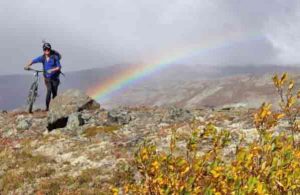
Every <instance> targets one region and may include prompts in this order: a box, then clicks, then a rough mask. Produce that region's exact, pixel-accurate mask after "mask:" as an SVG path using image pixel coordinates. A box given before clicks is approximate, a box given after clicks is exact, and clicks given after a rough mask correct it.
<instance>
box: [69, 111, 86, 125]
mask: <svg viewBox="0 0 300 195" xmlns="http://www.w3.org/2000/svg"><path fill="white" fill-rule="evenodd" d="M82 125H84V120H83V118H82V115H81V113H80V112H75V113H72V114H71V115H70V116H69V118H68V123H67V128H68V129H74V128H77V127H79V126H82Z"/></svg>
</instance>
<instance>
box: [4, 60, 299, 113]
mask: <svg viewBox="0 0 300 195" xmlns="http://www.w3.org/2000/svg"><path fill="white" fill-rule="evenodd" d="M128 68H130V66H127V65H115V66H110V67H104V68H98V69H90V70H83V71H77V72H67V73H66V77H62V78H61V82H62V85H61V86H60V89H59V90H60V92H61V91H65V90H66V89H69V88H76V89H80V90H83V91H87V89H89V88H90V87H92V86H95V85H101V83H103V82H104V81H105V80H107V79H109V78H111V77H112V76H118V75H120V73H121V72H123V71H124V70H126V69H128ZM284 71H287V72H291V73H293V74H294V75H295V76H296V77H297V78H298V77H299V76H298V73H300V68H298V67H285V66H227V67H216V66H204V65H194V66H183V65H173V66H169V68H166V69H163V70H160V71H158V72H156V73H155V74H152V75H149V76H147V77H145V78H143V79H142V80H140V81H139V82H136V83H133V84H132V85H131V86H129V87H128V88H125V89H122V90H120V91H117V92H116V93H114V94H113V95H111V96H109V97H108V98H107V99H104V100H100V101H101V104H102V105H103V106H104V107H117V106H139V105H146V106H171V105H177V106H181V107H188V108H190V107H207V106H208V107H215V106H224V105H232V104H235V105H244V106H249V107H253V106H257V105H258V104H260V103H261V102H262V101H264V100H266V99H268V100H273V101H276V100H275V96H274V95H275V93H276V92H275V91H274V89H273V87H272V82H271V76H272V75H273V73H275V72H279V73H280V72H284ZM297 80H298V79H297ZM31 81H32V76H31V75H30V74H26V75H8V76H0V91H1V93H0V109H14V108H17V107H21V106H24V105H25V104H26V95H27V93H28V88H29V86H30V84H31ZM40 84H41V85H40V91H39V92H40V94H41V96H40V97H39V99H38V102H37V105H40V106H43V104H44V94H45V89H44V86H43V82H42V80H41V82H40Z"/></svg>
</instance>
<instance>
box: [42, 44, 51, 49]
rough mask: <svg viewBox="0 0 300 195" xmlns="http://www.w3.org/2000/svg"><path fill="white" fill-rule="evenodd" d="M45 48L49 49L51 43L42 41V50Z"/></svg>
mask: <svg viewBox="0 0 300 195" xmlns="http://www.w3.org/2000/svg"><path fill="white" fill-rule="evenodd" d="M46 49H49V50H51V45H50V43H44V45H43V50H46Z"/></svg>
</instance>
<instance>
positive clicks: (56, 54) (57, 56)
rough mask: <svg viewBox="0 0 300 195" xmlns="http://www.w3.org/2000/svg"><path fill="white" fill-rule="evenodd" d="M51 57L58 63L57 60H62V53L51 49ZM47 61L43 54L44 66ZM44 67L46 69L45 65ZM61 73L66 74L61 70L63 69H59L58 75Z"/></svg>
mask: <svg viewBox="0 0 300 195" xmlns="http://www.w3.org/2000/svg"><path fill="white" fill-rule="evenodd" d="M50 58H53V59H54V63H55V64H56V63H57V60H61V58H62V56H61V54H60V53H59V52H58V51H56V50H51V53H50ZM45 61H46V56H45V55H43V66H44V64H45ZM43 69H44V70H45V67H43ZM60 74H62V75H63V76H65V74H64V73H63V72H61V70H59V72H58V75H60Z"/></svg>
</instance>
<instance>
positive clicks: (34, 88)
mask: <svg viewBox="0 0 300 195" xmlns="http://www.w3.org/2000/svg"><path fill="white" fill-rule="evenodd" d="M25 70H27V71H33V72H34V80H33V83H32V84H31V87H30V89H29V93H28V97H27V110H28V112H29V113H32V108H33V104H34V102H35V100H36V98H37V97H38V86H39V81H40V77H39V74H40V73H44V72H45V71H42V70H35V69H32V68H28V69H26V68H25Z"/></svg>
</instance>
